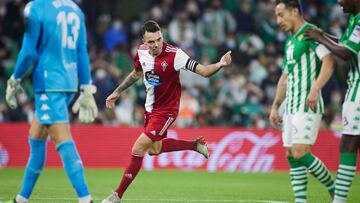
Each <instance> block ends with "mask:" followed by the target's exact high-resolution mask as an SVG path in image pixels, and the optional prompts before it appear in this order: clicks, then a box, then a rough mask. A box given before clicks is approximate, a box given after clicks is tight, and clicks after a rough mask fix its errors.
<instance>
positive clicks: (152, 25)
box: [141, 20, 160, 37]
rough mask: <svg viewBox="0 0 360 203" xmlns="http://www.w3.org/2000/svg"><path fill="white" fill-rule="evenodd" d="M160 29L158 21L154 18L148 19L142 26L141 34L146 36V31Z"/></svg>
mask: <svg viewBox="0 0 360 203" xmlns="http://www.w3.org/2000/svg"><path fill="white" fill-rule="evenodd" d="M157 31H160V26H159V24H158V23H157V22H155V21H153V20H148V21H146V22H145V23H144V25H143V27H142V28H141V36H142V37H144V35H145V32H157Z"/></svg>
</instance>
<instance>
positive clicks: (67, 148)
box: [56, 140, 89, 197]
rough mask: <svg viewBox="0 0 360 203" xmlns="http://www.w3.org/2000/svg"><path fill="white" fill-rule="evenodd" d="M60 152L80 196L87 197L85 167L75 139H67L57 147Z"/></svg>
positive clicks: (68, 174) (65, 167)
mask: <svg viewBox="0 0 360 203" xmlns="http://www.w3.org/2000/svg"><path fill="white" fill-rule="evenodd" d="M56 149H57V151H58V152H59V153H60V156H61V160H62V163H63V166H64V169H65V171H66V174H67V176H68V177H69V179H70V181H71V184H72V186H73V187H74V188H75V190H76V193H77V196H78V197H85V196H88V195H89V191H88V188H87V185H86V181H85V176H84V167H83V164H82V161H81V159H80V156H79V153H78V152H77V150H76V147H75V144H74V141H72V140H68V141H65V142H63V143H61V144H59V145H57V147H56Z"/></svg>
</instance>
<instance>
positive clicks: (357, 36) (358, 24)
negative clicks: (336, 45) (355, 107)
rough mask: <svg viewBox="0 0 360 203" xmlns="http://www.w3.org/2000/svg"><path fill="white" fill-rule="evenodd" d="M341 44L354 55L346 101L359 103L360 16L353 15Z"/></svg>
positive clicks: (350, 64) (351, 62)
mask: <svg viewBox="0 0 360 203" xmlns="http://www.w3.org/2000/svg"><path fill="white" fill-rule="evenodd" d="M340 42H341V44H342V45H343V46H344V47H346V48H347V49H349V50H350V51H351V52H353V53H354V57H352V59H351V61H350V63H349V66H350V67H349V73H348V80H347V84H348V89H347V92H346V96H345V101H351V102H355V101H357V102H359V101H360V95H359V94H358V91H359V85H360V68H359V67H360V64H359V61H360V60H359V58H360V55H359V50H360V44H359V42H360V14H357V15H356V16H354V15H351V16H350V18H349V25H348V27H347V29H346V30H345V32H344V34H343V35H342V36H341V38H340Z"/></svg>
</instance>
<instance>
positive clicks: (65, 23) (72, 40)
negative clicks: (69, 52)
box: [56, 11, 80, 49]
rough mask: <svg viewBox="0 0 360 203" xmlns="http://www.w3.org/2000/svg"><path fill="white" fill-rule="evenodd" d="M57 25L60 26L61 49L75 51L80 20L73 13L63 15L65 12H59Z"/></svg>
mask: <svg viewBox="0 0 360 203" xmlns="http://www.w3.org/2000/svg"><path fill="white" fill-rule="evenodd" d="M56 19H57V24H58V25H60V26H61V30H62V32H61V46H62V47H63V48H66V47H67V48H69V49H75V48H76V41H77V40H78V37H79V30H80V18H79V16H78V15H77V14H76V13H74V12H70V13H65V11H61V12H60V13H59V14H58V15H57V17H56ZM69 27H70V30H71V31H70V32H71V33H69V32H68V28H69Z"/></svg>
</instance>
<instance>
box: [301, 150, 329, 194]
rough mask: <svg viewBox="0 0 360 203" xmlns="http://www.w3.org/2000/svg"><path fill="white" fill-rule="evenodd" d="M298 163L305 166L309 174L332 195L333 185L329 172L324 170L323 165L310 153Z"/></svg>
mask: <svg viewBox="0 0 360 203" xmlns="http://www.w3.org/2000/svg"><path fill="white" fill-rule="evenodd" d="M299 162H300V163H301V164H302V165H304V166H306V167H307V168H308V169H309V171H310V173H311V174H312V175H313V176H314V177H315V178H316V179H317V180H319V181H320V182H321V183H322V184H323V185H325V186H326V188H327V189H328V191H329V193H331V194H333V193H334V191H335V183H334V180H333V179H332V177H331V173H330V171H329V170H328V169H327V168H326V166H325V165H324V163H323V162H322V161H321V160H320V159H318V158H317V157H316V156H314V155H312V154H311V153H310V152H308V153H307V154H305V155H304V156H303V157H301V158H300V159H299Z"/></svg>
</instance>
